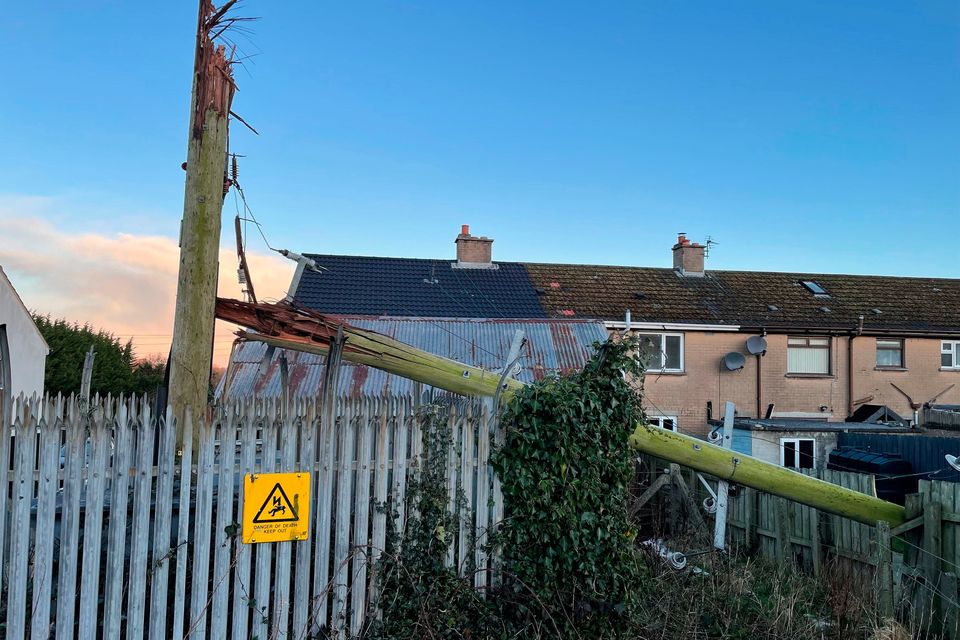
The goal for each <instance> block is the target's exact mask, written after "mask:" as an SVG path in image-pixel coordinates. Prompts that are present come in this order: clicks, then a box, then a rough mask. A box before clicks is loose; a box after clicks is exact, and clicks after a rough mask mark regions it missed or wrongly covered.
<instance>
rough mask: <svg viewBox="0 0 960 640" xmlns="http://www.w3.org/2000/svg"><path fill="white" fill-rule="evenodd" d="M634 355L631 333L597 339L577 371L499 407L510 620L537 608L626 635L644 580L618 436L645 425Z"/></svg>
mask: <svg viewBox="0 0 960 640" xmlns="http://www.w3.org/2000/svg"><path fill="white" fill-rule="evenodd" d="M636 352H637V345H636V342H635V341H634V340H631V339H625V340H623V341H619V342H613V341H608V342H606V343H604V344H601V345H598V347H597V353H596V355H595V356H594V358H593V359H592V360H591V361H590V362H589V363H588V364H587V365H586V367H585V368H584V369H583V370H582V371H580V372H578V373H574V374H572V375H568V376H563V377H558V378H553V379H549V380H545V381H542V382H539V383H536V384H533V385H529V386H527V387H526V388H524V389H522V390H520V391H519V392H517V394H516V395H515V396H514V398H513V400H512V401H511V402H510V404H509V406H508V407H507V409H506V411H505V413H504V416H503V424H504V426H505V428H506V430H507V431H506V440H505V442H504V444H503V446H501V447H500V448H499V449H498V450H497V451H496V452H495V454H494V457H493V465H494V468H495V470H496V472H497V474H498V475H499V477H500V479H501V486H502V489H503V496H504V500H505V505H506V510H507V517H506V519H505V521H504V523H503V525H502V527H501V529H500V531H499V532H498V533H497V535H496V537H495V541H496V545H497V547H498V548H499V549H500V551H501V553H502V557H503V562H504V570H505V577H504V584H505V586H506V587H507V588H509V589H510V590H512V591H513V596H512V597H511V598H510V603H511V604H510V605H509V609H510V611H509V614H508V615H509V616H510V617H511V618H513V619H514V621H515V624H520V625H526V624H533V623H534V621H535V620H538V619H539V620H542V619H543V617H544V616H545V615H546V617H547V618H549V620H551V624H552V626H554V627H555V630H556V632H558V633H559V635H561V636H562V637H578V636H579V637H584V638H618V637H634V635H633V633H632V631H631V629H630V627H631V621H632V619H633V617H634V615H635V612H636V611H637V606H638V603H639V602H640V599H641V597H642V596H643V594H644V586H645V583H646V574H645V571H644V570H643V566H644V565H643V563H642V561H641V559H640V557H639V554H638V551H637V548H636V545H635V543H634V538H635V535H636V532H635V530H634V529H633V528H632V527H631V524H630V521H629V518H628V510H627V508H628V499H629V493H628V486H629V482H630V479H631V477H632V473H633V455H632V454H631V451H630V449H629V447H628V446H627V438H628V436H629V435H630V433H632V431H633V429H634V426H635V425H636V424H638V423H642V422H643V421H644V414H643V409H642V407H641V398H640V394H639V393H638V392H637V390H636V389H635V388H633V387H632V386H631V384H630V382H629V381H630V379H631V378H633V377H634V376H637V375H639V374H640V373H642V370H641V366H640V363H639V362H638V361H637V358H636V356H635V354H636Z"/></svg>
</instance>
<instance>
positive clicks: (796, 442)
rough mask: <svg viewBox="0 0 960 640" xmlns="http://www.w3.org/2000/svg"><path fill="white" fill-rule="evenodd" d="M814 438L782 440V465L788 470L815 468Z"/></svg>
mask: <svg viewBox="0 0 960 640" xmlns="http://www.w3.org/2000/svg"><path fill="white" fill-rule="evenodd" d="M814 451H815V447H814V440H813V438H780V465H781V466H784V467H786V468H788V469H813V468H814V466H815V465H814V461H815V459H816V458H815V457H814Z"/></svg>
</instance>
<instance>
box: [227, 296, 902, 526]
mask: <svg viewBox="0 0 960 640" xmlns="http://www.w3.org/2000/svg"><path fill="white" fill-rule="evenodd" d="M217 317H218V318H220V319H221V320H227V321H229V322H233V323H235V324H239V325H241V326H244V327H248V328H249V329H255V331H252V330H249V329H248V330H246V331H242V332H240V336H241V337H243V338H245V339H247V340H252V341H258V342H264V343H266V344H268V345H272V346H275V347H281V348H284V349H291V350H294V351H305V352H307V353H315V354H320V355H325V354H326V353H327V350H328V348H329V344H330V340H331V339H332V338H333V336H335V335H336V333H337V329H341V328H342V330H343V335H344V336H345V337H346V342H345V343H344V345H343V352H342V356H343V359H344V360H347V361H349V362H354V363H357V364H364V365H367V366H370V367H374V368H376V369H380V370H382V371H386V372H387V373H393V374H396V375H399V376H402V377H404V378H409V379H411V380H417V381H419V382H422V383H424V384H429V385H431V386H433V387H437V388H440V389H446V390H447V391H452V392H454V393H459V394H463V395H472V396H495V395H496V394H497V387H498V386H499V384H500V376H499V375H498V374H496V373H494V372H491V371H485V370H483V369H480V368H478V367H471V366H468V365H465V364H462V363H460V362H457V361H455V360H450V359H448V358H442V357H440V356H437V355H434V354H432V353H428V352H426V351H423V350H421V349H417V348H416V347H412V346H410V345H408V344H404V343H403V342H399V341H397V340H394V339H393V338H390V337H387V336H384V335H382V334H379V333H376V332H375V331H369V330H366V329H360V328H358V327H353V326H350V325H349V323H347V322H345V321H343V320H342V319H340V318H336V317H334V316H329V315H326V314H321V313H317V312H315V311H310V310H307V309H298V308H294V307H291V306H287V305H266V304H262V303H261V304H254V303H246V302H240V301H239V300H224V299H218V300H217ZM504 385H505V386H504V388H503V389H501V395H502V396H503V397H509V396H510V395H512V394H513V393H514V392H515V391H516V390H517V389H520V388H522V387H523V383H522V382H519V381H517V380H513V379H511V378H507V379H505V380H504ZM629 442H630V446H631V447H632V448H634V449H637V450H638V451H643V452H644V453H649V454H651V455H654V456H657V457H660V458H664V459H666V460H669V461H671V462H676V463H677V464H680V465H683V466H687V467H690V468H692V469H695V470H697V471H701V472H703V473H708V474H710V475H713V476H716V477H718V478H721V479H723V480H729V481H731V482H735V483H737V484H741V485H744V486H747V487H752V488H754V489H759V490H760V491H764V492H766V493H772V494H774V495H778V496H782V497H784V498H787V499H789V500H793V501H795V502H800V503H802V504H805V505H809V506H811V507H814V508H816V509H819V510H821V511H826V512H828V513H833V514H836V515H838V516H843V517H845V518H850V519H852V520H856V521H858V522H863V523H865V524H870V525H875V524H876V523H877V522H878V521H883V522H888V523H889V524H890V525H891V526H897V525H899V524H901V523H902V522H903V521H904V509H903V507H901V506H899V505H896V504H893V503H892V502H887V501H885V500H881V499H879V498H875V497H873V496H868V495H866V494H863V493H860V492H858V491H854V490H852V489H846V488H844V487H841V486H838V485H835V484H830V483H829V482H824V481H823V480H818V479H816V478H812V477H810V476H805V475H803V474H802V473H797V472H795V471H791V470H789V469H786V468H784V467H781V466H778V465H775V464H770V463H768V462H764V461H762V460H758V459H757V458H754V457H751V456H748V455H746V454H743V453H737V452H735V451H730V450H729V449H724V448H723V447H718V446H716V445H713V444H710V443H709V442H706V441H704V440H698V439H696V438H691V437H690V436H685V435H681V434H679V433H675V432H673V431H667V430H666V429H661V428H659V427H652V426H649V425H640V426H638V427H637V429H636V431H634V433H633V435H631V436H630V440H629Z"/></svg>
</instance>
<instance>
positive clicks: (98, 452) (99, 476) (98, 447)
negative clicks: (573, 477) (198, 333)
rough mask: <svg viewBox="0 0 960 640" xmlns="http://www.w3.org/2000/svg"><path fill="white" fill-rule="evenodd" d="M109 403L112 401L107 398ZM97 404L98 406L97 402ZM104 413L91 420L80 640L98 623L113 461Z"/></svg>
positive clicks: (92, 633)
mask: <svg viewBox="0 0 960 640" xmlns="http://www.w3.org/2000/svg"><path fill="white" fill-rule="evenodd" d="M108 402H109V399H108ZM95 404H97V403H95ZM104 413H105V412H104V411H102V410H99V409H98V410H95V411H94V412H93V416H92V417H91V419H90V444H91V450H92V453H91V455H90V457H89V461H88V463H87V467H86V471H87V486H86V495H85V496H84V497H85V508H84V518H83V542H82V547H83V560H82V565H81V574H80V629H79V631H78V633H77V635H78V637H80V638H94V637H96V636H97V635H98V634H97V624H98V622H99V616H98V615H97V614H98V610H99V606H98V602H99V600H100V546H101V544H100V543H101V541H102V537H103V501H104V487H105V484H106V475H107V473H109V468H108V466H107V463H108V461H109V459H110V448H111V445H112V442H111V441H110V430H109V426H108V424H107V417H106V416H105V415H104Z"/></svg>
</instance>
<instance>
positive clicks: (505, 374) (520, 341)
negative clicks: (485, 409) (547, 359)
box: [493, 329, 527, 407]
mask: <svg viewBox="0 0 960 640" xmlns="http://www.w3.org/2000/svg"><path fill="white" fill-rule="evenodd" d="M526 343H527V339H526V338H524V337H523V330H521V329H517V331H516V333H514V334H513V342H511V343H510V351H509V352H507V360H506V362H504V363H503V369H501V370H500V382H499V384H497V394H496V395H495V396H494V398H493V406H494V407H497V406H499V405H500V392H501V391H503V383H504V382H506V380H507V378H515V377H516V376H517V374H518V373H520V363H519V360H520V350H521V349H522V348H523V345H525V344H526Z"/></svg>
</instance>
